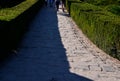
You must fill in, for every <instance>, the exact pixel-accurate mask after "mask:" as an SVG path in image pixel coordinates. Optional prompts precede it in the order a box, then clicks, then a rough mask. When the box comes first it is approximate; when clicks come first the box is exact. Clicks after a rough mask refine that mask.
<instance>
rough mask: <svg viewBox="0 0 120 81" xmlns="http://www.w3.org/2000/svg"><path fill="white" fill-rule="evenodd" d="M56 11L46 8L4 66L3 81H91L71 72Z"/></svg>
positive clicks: (1, 69) (2, 66)
mask: <svg viewBox="0 0 120 81" xmlns="http://www.w3.org/2000/svg"><path fill="white" fill-rule="evenodd" d="M65 52H66V49H65V48H64V46H63V44H62V42H61V37H60V33H59V30H58V19H57V13H56V10H55V9H54V8H46V7H44V8H43V9H42V10H41V11H40V12H39V14H38V15H37V16H36V18H35V20H34V21H33V22H32V23H31V26H30V28H29V32H28V33H27V34H26V35H25V37H24V40H23V42H22V44H21V45H20V48H19V50H18V52H17V55H13V57H11V58H10V59H8V60H6V61H5V62H3V63H1V64H2V65H1V68H0V81H92V80H90V79H88V78H86V77H83V76H79V75H76V74H73V73H71V72H70V71H69V69H70V67H69V63H68V61H67V57H66V53H65Z"/></svg>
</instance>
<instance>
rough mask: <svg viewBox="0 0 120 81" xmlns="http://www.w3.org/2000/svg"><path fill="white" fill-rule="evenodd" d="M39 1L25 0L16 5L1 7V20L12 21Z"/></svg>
mask: <svg viewBox="0 0 120 81" xmlns="http://www.w3.org/2000/svg"><path fill="white" fill-rule="evenodd" d="M37 1H38V0H25V1H23V2H22V3H20V4H18V5H16V6H13V7H10V8H2V9H0V20H2V21H11V20H12V19H14V18H16V17H17V16H19V15H20V14H21V13H23V12H24V11H26V10H27V9H28V8H30V7H31V6H32V5H33V4H35V3H36V2H37Z"/></svg>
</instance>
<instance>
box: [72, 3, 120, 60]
mask: <svg viewBox="0 0 120 81" xmlns="http://www.w3.org/2000/svg"><path fill="white" fill-rule="evenodd" d="M70 7H71V8H70V9H71V12H70V14H71V16H72V18H73V19H74V20H75V22H76V23H77V24H78V26H79V27H80V28H81V29H82V31H83V32H84V33H85V34H86V35H87V36H88V38H90V39H91V41H93V42H94V43H95V44H96V45H97V46H98V47H99V48H101V49H102V50H104V51H105V52H107V53H108V54H110V55H111V56H113V57H116V58H118V59H119V60H120V54H118V50H120V17H119V16H117V15H114V14H112V13H110V12H108V11H107V10H104V9H102V8H101V7H98V6H95V5H92V4H88V3H84V2H83V3H72V4H71V6H70Z"/></svg>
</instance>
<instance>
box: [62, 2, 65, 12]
mask: <svg viewBox="0 0 120 81" xmlns="http://www.w3.org/2000/svg"><path fill="white" fill-rule="evenodd" d="M64 8H65V1H64V0H62V11H63V12H64Z"/></svg>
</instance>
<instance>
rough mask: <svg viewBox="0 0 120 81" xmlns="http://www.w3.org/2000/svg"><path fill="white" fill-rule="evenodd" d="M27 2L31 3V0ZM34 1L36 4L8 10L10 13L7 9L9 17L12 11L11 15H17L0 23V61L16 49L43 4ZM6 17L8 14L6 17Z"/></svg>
mask: <svg viewBox="0 0 120 81" xmlns="http://www.w3.org/2000/svg"><path fill="white" fill-rule="evenodd" d="M29 1H30V2H32V1H33V0H29ZM34 1H37V2H35V3H34V4H32V5H29V6H28V5H27V4H28V3H27V4H24V5H22V6H21V7H18V6H17V7H15V8H10V11H9V9H8V12H9V13H10V15H11V14H12V13H11V10H12V9H13V13H14V12H17V11H18V12H19V13H16V14H14V16H13V17H9V18H7V19H6V18H5V20H4V21H0V59H1V58H2V57H3V56H6V54H7V53H9V52H11V50H15V49H17V46H18V45H19V43H20V41H21V39H22V37H23V35H24V33H25V32H26V31H27V30H28V27H29V23H31V21H32V19H33V18H34V17H35V16H36V14H37V12H38V11H39V10H40V8H41V7H42V5H43V3H44V0H34ZM21 4H23V3H21ZM21 4H20V5H21ZM25 7H26V8H25ZM23 9H24V10H23ZM19 10H20V11H19ZM8 15H9V14H7V15H6V16H8Z"/></svg>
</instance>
